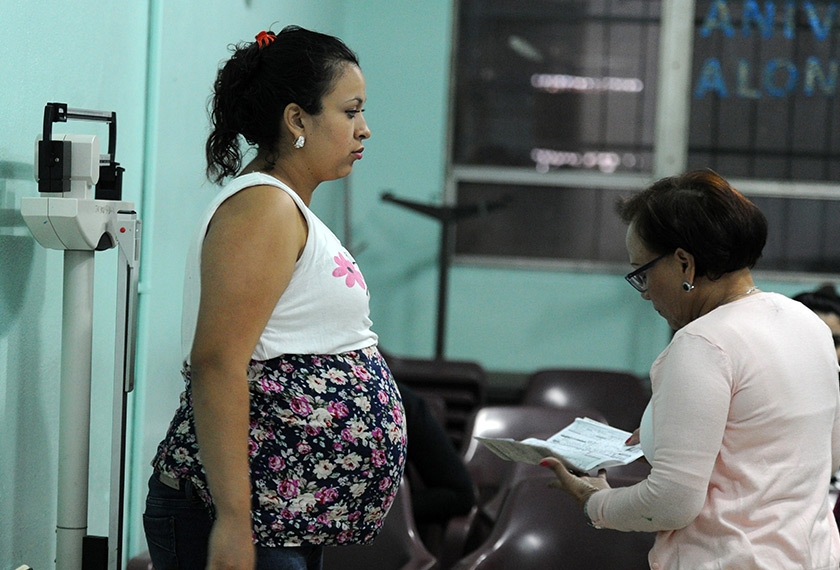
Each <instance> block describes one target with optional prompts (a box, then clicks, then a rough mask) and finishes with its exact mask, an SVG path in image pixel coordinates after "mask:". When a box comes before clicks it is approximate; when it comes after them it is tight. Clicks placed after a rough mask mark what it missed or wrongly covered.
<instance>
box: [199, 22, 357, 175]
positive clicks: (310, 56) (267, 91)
mask: <svg viewBox="0 0 840 570" xmlns="http://www.w3.org/2000/svg"><path fill="white" fill-rule="evenodd" d="M261 35H262V34H261ZM232 51H233V55H232V56H231V57H230V59H229V60H227V61H226V62H225V63H224V65H223V66H222V67H221V68H220V69H219V72H218V74H217V75H216V81H215V83H214V85H213V95H212V97H211V99H210V103H209V113H210V123H211V127H212V129H211V132H210V135H209V136H208V137H207V144H206V145H205V152H206V155H207V177H208V178H209V179H210V180H212V181H213V182H216V183H221V182H222V181H223V180H224V179H225V178H227V177H229V176H234V175H236V174H237V173H238V172H239V170H240V169H241V167H242V155H243V152H242V149H241V148H240V140H239V137H240V136H242V138H244V139H245V142H247V144H248V145H251V146H256V147H257V148H258V149H261V150H265V151H268V154H269V160H270V162H271V163H273V162H274V161H276V160H277V158H278V157H279V156H280V154H281V149H280V148H279V147H278V142H279V140H280V138H281V135H282V131H281V122H282V117H283V111H284V110H285V108H286V106H287V105H289V104H290V103H297V104H298V105H300V107H301V108H302V109H303V110H304V111H306V112H307V113H309V114H312V115H317V114H318V113H320V112H321V110H322V107H321V101H322V99H323V97H324V95H326V94H327V93H328V91H329V90H330V87H331V86H332V83H333V81H334V80H335V79H336V77H337V76H338V75H339V74H340V73H341V71H342V69H343V66H344V65H346V64H348V63H351V64H354V65H359V60H358V58H357V57H356V54H355V53H353V51H351V50H350V48H348V47H347V46H346V45H345V44H344V42H342V41H341V40H340V39H338V38H336V37H333V36H328V35H326V34H321V33H318V32H313V31H310V30H306V29H303V28H300V27H298V26H287V27H285V28H283V30H282V31H280V33H278V34H277V35H276V36H275V35H273V34H271V32H269V33H268V39H266V38H265V36H263V41H261V42H257V41H254V42H250V43H240V44H238V45H236V46H234V48H233V49H232Z"/></svg>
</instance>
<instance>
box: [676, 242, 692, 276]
mask: <svg viewBox="0 0 840 570" xmlns="http://www.w3.org/2000/svg"><path fill="white" fill-rule="evenodd" d="M674 257H675V258H676V259H677V261H678V262H679V264H680V267H681V268H682V272H683V275H684V276H685V278H686V281H688V282H689V283H693V282H694V256H693V255H692V254H690V253H689V252H687V251H686V250H684V249H683V248H681V247H678V248H677V249H676V251H674Z"/></svg>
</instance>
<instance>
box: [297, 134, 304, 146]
mask: <svg viewBox="0 0 840 570" xmlns="http://www.w3.org/2000/svg"><path fill="white" fill-rule="evenodd" d="M305 143H306V139H305V138H303V135H300V136H299V137H298V138H297V140H296V141H295V148H303V145H304V144H305Z"/></svg>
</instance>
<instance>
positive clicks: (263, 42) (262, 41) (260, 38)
mask: <svg viewBox="0 0 840 570" xmlns="http://www.w3.org/2000/svg"><path fill="white" fill-rule="evenodd" d="M275 37H276V36H275V35H274V34H272V33H271V32H266V31H265V30H263V31H262V32H260V33H258V34H257V35H256V38H257V45H258V46H260V48H264V47H265V46H267V45H268V44H270V43H271V42H273V41H274V38H275Z"/></svg>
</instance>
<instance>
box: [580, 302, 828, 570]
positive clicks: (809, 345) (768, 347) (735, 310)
mask: <svg viewBox="0 0 840 570" xmlns="http://www.w3.org/2000/svg"><path fill="white" fill-rule="evenodd" d="M651 383H652V389H653V396H652V398H651V402H650V404H649V409H648V414H649V417H650V420H651V423H650V426H649V428H646V429H643V430H642V437H643V443H644V444H645V447H646V448H647V455H649V461H650V463H651V466H652V468H651V473H650V476H649V477H648V478H647V479H646V480H645V481H643V482H641V483H639V484H637V485H634V486H632V487H626V488H619V489H611V490H605V491H600V492H598V493H596V494H595V495H593V496H592V497H591V498H590V500H589V502H588V505H587V510H588V513H589V515H590V517H592V519H593V522H594V523H595V524H596V525H597V526H601V527H605V528H614V529H619V530H628V531H630V530H634V531H658V534H657V537H656V543H655V545H654V548H653V550H652V551H651V552H650V555H649V561H650V566H651V568H653V569H668V570H672V569H690V570H702V569H723V568H727V569H728V568H735V569H742V568H744V569H746V568H749V569H763V568H766V569H768V570H784V569H787V568H790V569H794V568H795V569H797V570H803V569H812V570H816V569H823V568H826V569H827V568H831V569H833V570H836V569H837V568H838V564H840V535H838V530H837V525H836V523H835V520H834V517H833V514H832V506H831V505H830V504H829V499H828V486H829V480H830V477H831V474H832V473H833V472H834V471H835V470H836V469H837V468H838V466H840V392H839V391H838V366H837V356H836V353H835V351H834V346H833V344H832V341H831V336H830V334H829V332H828V331H827V327H826V326H825V325H824V324H823V323H822V321H820V320H819V319H818V318H817V317H816V316H815V315H814V314H813V313H812V312H811V311H810V310H808V309H807V308H805V307H804V306H803V305H801V304H799V303H797V302H795V301H791V300H790V299H788V298H786V297H783V296H782V295H778V294H775V293H756V294H753V295H751V296H749V297H745V298H742V299H740V300H737V301H734V302H732V303H729V304H726V305H723V306H721V307H718V308H717V309H715V310H713V311H712V312H710V313H708V314H707V315H705V316H703V317H701V318H699V319H696V320H695V321H693V322H691V323H689V324H688V325H686V326H685V327H683V328H682V329H680V330H679V331H678V332H677V333H676V334H675V335H674V338H673V340H672V342H671V343H670V344H669V346H668V347H667V348H666V349H665V350H664V351H663V352H662V354H661V355H660V356H659V358H658V359H657V360H656V362H655V363H654V364H653V366H652V368H651ZM616 397H619V398H620V395H618V394H617V395H616Z"/></svg>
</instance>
